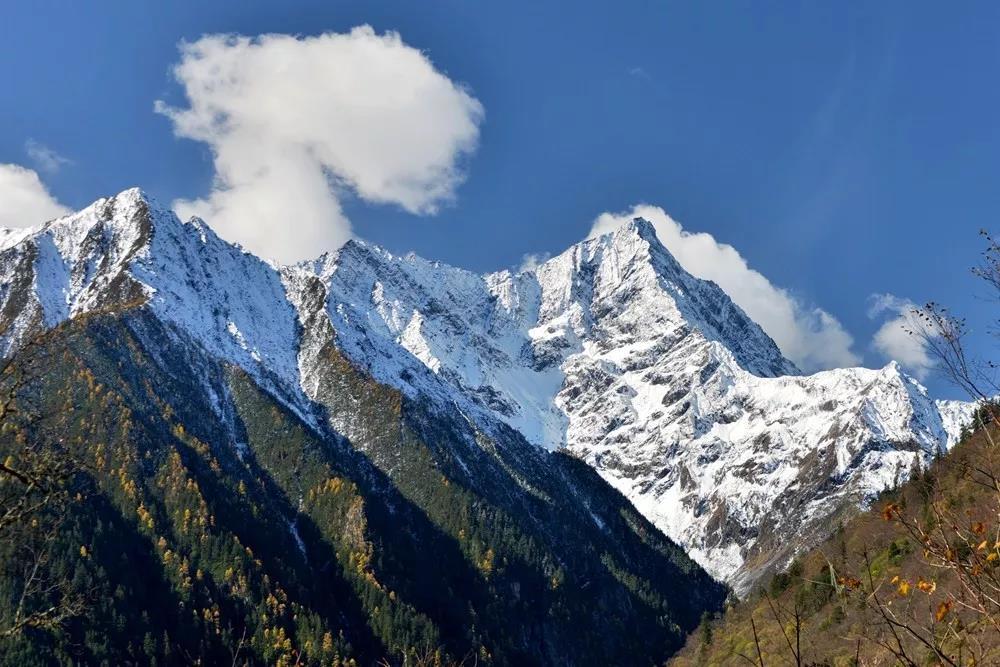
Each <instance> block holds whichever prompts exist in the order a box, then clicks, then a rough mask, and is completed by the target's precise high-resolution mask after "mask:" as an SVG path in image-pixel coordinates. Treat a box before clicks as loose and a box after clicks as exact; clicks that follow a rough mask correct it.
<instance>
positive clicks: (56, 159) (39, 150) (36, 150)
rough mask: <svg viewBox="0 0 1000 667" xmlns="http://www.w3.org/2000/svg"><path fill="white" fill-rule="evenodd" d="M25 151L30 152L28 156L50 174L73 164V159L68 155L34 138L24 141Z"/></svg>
mask: <svg viewBox="0 0 1000 667" xmlns="http://www.w3.org/2000/svg"><path fill="white" fill-rule="evenodd" d="M24 152H25V153H27V154H28V157H29V158H30V159H31V161H32V162H34V163H35V166H36V167H38V168H39V169H41V170H42V171H44V172H46V173H49V174H54V173H56V172H57V171H59V170H60V169H62V167H63V166H64V165H67V164H73V161H72V160H70V159H69V158H68V157H65V156H63V155H60V154H59V153H57V152H55V151H54V150H52V149H51V148H49V147H48V146H46V145H45V144H41V143H39V142H37V141H35V140H34V139H28V140H27V141H25V142H24Z"/></svg>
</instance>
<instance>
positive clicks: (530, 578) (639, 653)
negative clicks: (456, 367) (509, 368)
mask: <svg viewBox="0 0 1000 667" xmlns="http://www.w3.org/2000/svg"><path fill="white" fill-rule="evenodd" d="M386 258H387V255H385V253H383V252H382V251H378V250H377V249H373V248H371V247H369V246H365V245H363V244H359V243H352V244H349V245H348V246H346V247H345V248H343V249H342V250H341V251H339V252H338V253H336V254H335V255H330V256H327V257H325V258H322V259H321V260H318V261H317V262H313V263H309V264H303V265H299V266H294V267H278V266H274V265H272V264H269V263H267V262H264V261H262V260H260V259H258V258H256V257H254V256H252V255H250V254H248V253H245V252H243V251H242V250H241V249H240V248H239V247H237V246H233V245H231V244H228V243H226V242H224V241H222V240H220V239H219V238H218V237H217V236H215V234H214V233H212V231H211V229H209V228H208V227H207V226H205V225H204V224H202V223H200V222H198V221H191V222H188V223H182V222H181V221H179V220H178V219H177V218H176V217H175V216H174V215H173V214H172V213H170V212H168V211H166V210H164V209H162V208H160V207H158V206H157V205H156V204H155V202H153V201H151V200H150V199H148V198H147V197H146V196H144V195H143V194H142V193H141V192H140V191H138V190H130V191H126V192H123V193H121V194H119V195H117V196H115V197H111V198H108V199H102V200H99V201H98V202H96V203H95V204H93V205H92V206H90V207H88V208H87V209H85V210H83V211H81V212H79V213H77V214H73V215H71V216H68V217H66V218H63V219H60V220H56V221H53V222H50V223H48V224H46V225H44V226H42V227H40V228H35V229H31V230H19V231H12V232H7V233H5V234H4V235H3V236H2V239H0V274H2V276H3V277H2V279H0V346H2V349H3V352H4V355H5V357H6V358H7V359H8V360H9V363H7V365H6V366H5V368H4V370H3V372H2V373H0V396H2V397H3V398H2V400H0V403H2V404H3V408H2V409H3V415H4V420H3V426H2V428H0V461H3V466H4V471H5V474H4V475H0V490H2V492H3V494H4V495H3V496H2V497H3V498H5V499H9V498H23V499H24V503H22V504H21V505H16V507H27V508H29V509H30V512H29V514H28V515H27V516H28V517H29V519H30V520H25V521H22V522H20V523H14V524H10V523H8V522H7V521H6V515H5V517H4V520H3V521H0V530H2V531H4V532H3V535H4V536H5V539H3V540H0V664H11V665H30V664H53V663H60V664H61V663H65V662H74V663H77V664H101V663H107V664H173V663H176V662H185V663H187V662H197V661H200V662H203V663H209V664H216V663H221V662H225V663H226V664H242V663H246V664H258V663H259V664H263V663H272V664H279V665H291V664H313V665H319V664H323V665H331V664H332V665H340V664H362V665H369V664H374V663H376V662H377V661H379V660H382V659H387V660H389V661H390V663H391V664H403V663H405V664H441V663H449V664H450V663H458V662H460V661H462V660H463V659H464V660H466V663H467V664H471V663H473V662H474V663H476V664H498V665H508V664H517V665H522V664H560V665H563V664H576V665H590V664H627V663H634V662H639V663H646V664H653V663H662V661H663V660H664V659H666V658H667V657H668V656H669V655H671V654H672V653H673V652H674V651H675V650H676V649H678V648H679V647H680V646H681V644H682V643H683V640H684V637H685V635H686V634H687V632H689V631H690V630H691V629H692V628H694V627H695V626H696V625H697V623H698V620H699V618H700V617H701V616H702V615H703V613H705V612H706V611H714V610H719V609H721V606H722V602H723V599H724V597H725V596H726V594H727V591H726V588H725V587H724V586H723V585H721V584H719V583H717V582H716V581H714V580H713V579H712V578H710V577H709V576H708V575H707V574H706V573H705V572H704V571H703V570H702V569H701V568H700V567H699V566H697V565H696V564H695V563H694V562H693V561H691V560H690V559H689V558H688V557H687V556H686V555H685V554H684V552H683V550H682V549H681V548H680V547H678V546H677V545H676V544H674V543H673V542H672V541H670V540H669V539H668V538H666V537H664V536H663V535H662V534H661V533H660V531H659V530H657V529H656V527H655V526H654V525H653V524H652V523H650V522H649V521H648V520H646V519H645V518H644V517H642V516H641V515H640V514H639V513H638V512H637V511H636V510H635V508H634V507H633V506H632V505H631V503H629V502H628V500H627V499H626V498H625V497H624V496H623V495H622V494H621V493H619V492H618V491H616V490H615V489H613V488H612V487H611V486H609V485H608V484H607V483H605V482H604V481H603V480H602V479H601V477H600V476H599V475H598V474H597V473H596V472H595V471H594V470H593V469H592V468H590V467H589V466H587V465H586V464H584V463H583V462H582V461H580V460H579V458H577V457H576V456H574V455H573V454H572V453H571V452H568V451H549V450H546V449H543V448H539V447H537V446H535V445H534V444H532V443H531V442H529V441H528V440H526V439H525V437H524V436H523V435H522V434H521V433H520V432H519V431H517V430H515V429H513V428H511V427H510V424H509V423H508V421H506V420H505V419H501V418H500V417H499V415H501V414H502V413H501V412H499V411H496V410H494V408H492V407H489V406H488V405H487V403H485V402H484V401H483V399H482V398H481V397H479V396H471V395H470V396H469V397H460V392H459V391H458V390H457V389H456V387H457V385H456V384H454V383H453V382H452V381H451V380H446V379H444V378H443V377H442V376H441V375H440V374H439V373H435V372H433V371H432V370H431V369H430V368H429V367H428V366H426V365H425V364H424V363H423V362H421V361H420V360H418V359H417V358H416V357H413V356H412V355H410V354H409V353H408V352H407V351H406V349H405V348H403V347H401V346H400V345H395V344H393V345H389V342H391V339H390V338H387V337H386V336H387V334H386V333H385V332H386V331H388V329H387V328H385V327H383V328H379V326H378V322H379V321H382V318H383V317H385V318H386V319H385V320H384V321H387V322H388V321H394V320H393V312H392V308H393V307H394V304H393V303H392V302H391V301H388V300H385V301H381V302H379V303H373V300H372V296H371V295H368V294H365V293H364V292H363V291H362V292H359V291H357V290H358V289H364V285H363V281H362V278H361V277H363V276H367V275H374V274H377V275H378V276H379V277H378V278H377V281H378V282H379V284H383V285H386V286H387V288H388V287H390V286H395V285H397V284H398V285H406V286H408V287H411V288H413V289H417V286H416V284H415V281H416V280H418V278H420V277H421V274H422V277H423V278H424V279H426V280H428V281H430V280H432V279H434V278H435V277H436V276H444V278H442V279H447V280H448V281H449V282H448V286H449V289H453V290H455V292H454V294H451V295H450V296H447V295H442V296H441V297H440V298H441V299H446V300H445V301H441V302H440V304H441V305H440V306H438V307H437V308H438V310H437V311H435V310H434V308H433V307H431V305H430V304H425V305H426V306H427V308H426V314H427V316H428V317H429V318H431V317H433V318H434V319H435V321H437V322H441V323H442V325H441V326H444V324H443V323H445V322H449V323H451V325H453V326H455V327H457V328H458V330H460V329H461V327H462V326H463V324H462V321H461V319H460V317H461V316H460V315H455V316H454V317H452V318H448V317H447V316H446V313H445V311H444V308H445V304H447V306H448V307H455V306H457V304H458V302H457V301H455V300H456V299H459V298H467V299H470V301H468V302H467V303H466V305H468V306H469V307H470V308H475V307H479V306H481V305H482V304H476V303H472V302H471V298H472V296H473V295H472V294H471V293H469V294H466V293H463V292H461V291H460V290H461V289H462V288H463V286H467V285H471V283H472V282H474V281H473V278H472V277H471V276H469V275H468V274H463V273H461V272H458V271H455V270H452V269H444V268H436V267H434V266H433V265H430V264H428V263H424V262H421V261H419V260H415V259H414V260H409V262H410V264H408V266H410V265H411V264H412V266H413V267H417V268H414V269H412V270H408V271H405V272H404V271H392V270H390V267H391V266H392V265H393V262H394V261H395V260H388V259H386ZM383 259H386V262H385V264H384V266H383V265H382V264H380V262H382V260H383ZM425 286H426V287H430V283H426V284H425ZM392 289H395V287H392ZM470 289H471V288H470ZM354 298H357V299H359V300H358V301H352V299H354ZM470 317H471V316H470ZM411 319H412V318H411ZM386 326H388V325H386ZM469 335H472V334H471V332H469ZM469 342H470V341H469V340H468V339H462V340H461V341H458V340H456V341H453V342H452V346H453V349H455V350H456V351H457V350H458V349H459V347H460V346H462V347H467V346H468V344H469ZM439 343H440V344H441V345H444V342H442V341H439ZM438 352H439V353H440V352H441V350H440V349H439V350H438ZM484 353H485V348H484ZM8 397H9V398H10V399H11V401H12V403H8V402H7V399H8ZM9 405H12V406H13V408H14V409H12V410H8V409H7V408H8V406H9ZM70 463H72V465H71V466H70ZM67 468H69V470H70V471H71V472H64V471H65V470H67ZM38 470H41V471H43V473H37V472H33V471H38ZM6 471H14V473H15V474H7V473H6ZM19 471H20V472H19ZM45 471H50V473H51V474H47V473H45ZM39 474H41V475H42V476H41V477H40V478H39V477H38V475H39ZM36 478H39V479H41V480H42V481H41V482H39V483H35V482H31V480H33V479H36ZM24 480H28V481H24ZM50 480H52V481H50ZM5 502H6V501H5ZM26 573H27V574H26ZM19 601H24V604H21V603H20V602H19ZM63 608H67V609H70V608H71V609H73V610H75V613H71V614H68V615H67V616H66V618H64V619H63V618H61V617H60V616H59V614H60V612H59V610H60V609H63ZM25 618H27V619H30V620H29V621H28V622H25V623H23V624H21V625H19V622H20V621H19V620H18V619H21V620H22V621H23V620H24V619H25ZM56 618H60V619H61V620H60V621H58V622H56V621H54V620H53V619H56ZM14 627H20V630H19V631H18V632H12V631H11V628H14Z"/></svg>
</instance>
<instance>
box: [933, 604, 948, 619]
mask: <svg viewBox="0 0 1000 667" xmlns="http://www.w3.org/2000/svg"><path fill="white" fill-rule="evenodd" d="M950 611H951V600H948V601H947V602H942V603H941V604H939V605H938V608H937V611H936V612H935V613H934V618H936V619H937V620H938V621H940V620H942V619H943V618H944V617H945V616H947V615H948V612H950Z"/></svg>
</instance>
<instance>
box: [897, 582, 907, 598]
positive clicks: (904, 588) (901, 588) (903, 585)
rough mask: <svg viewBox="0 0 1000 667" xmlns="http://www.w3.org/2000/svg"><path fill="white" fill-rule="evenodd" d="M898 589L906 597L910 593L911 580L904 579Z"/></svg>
mask: <svg viewBox="0 0 1000 667" xmlns="http://www.w3.org/2000/svg"><path fill="white" fill-rule="evenodd" d="M898 590H899V594H900V595H901V596H903V597H904V598H905V597H906V596H907V595H909V594H910V582H908V581H907V580H905V579H904V580H903V581H901V582H899V588H898Z"/></svg>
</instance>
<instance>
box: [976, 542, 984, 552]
mask: <svg viewBox="0 0 1000 667" xmlns="http://www.w3.org/2000/svg"><path fill="white" fill-rule="evenodd" d="M976 551H986V540H983V541H982V542H980V543H979V546H978V547H976Z"/></svg>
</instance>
